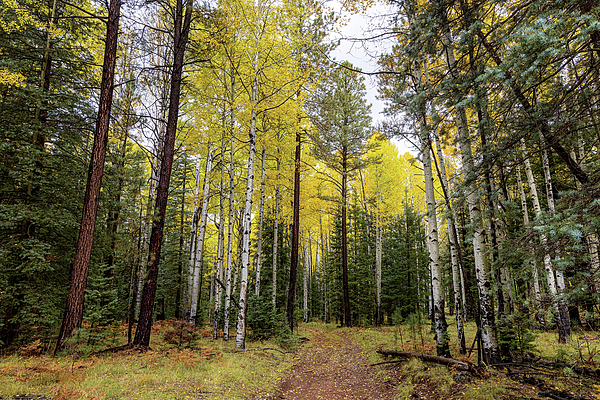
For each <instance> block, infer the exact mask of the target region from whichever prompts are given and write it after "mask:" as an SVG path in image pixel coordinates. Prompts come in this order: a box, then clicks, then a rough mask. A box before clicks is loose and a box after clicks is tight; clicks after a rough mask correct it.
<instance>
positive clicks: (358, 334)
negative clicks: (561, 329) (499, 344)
mask: <svg viewBox="0 0 600 400" xmlns="http://www.w3.org/2000/svg"><path fill="white" fill-rule="evenodd" d="M469 333H471V334H472V335H474V332H469ZM298 334H300V335H302V336H307V337H308V338H309V340H308V341H306V342H305V343H304V344H303V345H301V347H300V348H299V349H298V350H297V352H296V356H295V358H294V360H293V366H292V367H291V370H290V372H288V373H287V375H286V376H285V377H284V378H283V379H282V380H281V381H280V382H279V384H278V385H277V390H276V391H275V392H274V393H271V394H270V395H268V396H264V395H263V396H259V397H248V398H252V399H255V400H259V399H260V400H262V399H267V400H279V399H288V400H305V399H306V400H308V399H331V400H340V399H402V400H404V399H409V400H412V399H426V400H443V399H456V400H458V399H461V400H462V399H464V400H487V399H523V400H542V399H548V398H550V399H556V400H597V399H600V370H596V371H595V373H594V371H593V369H592V368H590V369H589V371H587V372H592V375H589V374H587V375H586V374H581V373H577V372H575V371H574V370H573V369H572V368H571V367H562V366H558V368H556V367H550V366H548V365H544V366H541V365H534V364H533V363H527V364H526V363H507V364H506V365H503V366H502V367H501V368H487V369H486V368H484V369H480V370H479V371H478V373H476V374H470V373H467V372H461V371H457V370H456V369H454V368H452V367H448V366H446V365H437V364H433V363H430V362H425V361H421V360H419V359H416V358H412V359H403V360H398V359H396V360H392V359H384V358H383V357H382V356H381V355H379V354H377V349H382V348H383V349H396V350H403V351H414V352H422V353H429V354H435V349H434V346H433V339H432V338H431V337H428V336H430V334H429V332H428V327H425V326H421V327H418V328H416V329H415V327H409V328H408V329H404V331H403V329H402V328H401V327H383V328H350V329H347V328H346V329H339V328H334V327H333V326H332V325H323V324H319V325H312V326H311V325H304V326H302V327H300V329H299V330H298ZM583 337H585V336H583ZM587 337H588V338H590V337H593V338H595V339H593V340H595V341H597V338H596V337H595V336H589V335H588V336H587ZM451 345H452V341H451ZM536 345H537V347H538V351H537V352H536V353H537V354H538V355H542V356H546V357H549V358H552V359H555V358H556V356H558V355H560V356H562V357H563V358H564V357H565V356H567V355H570V356H571V357H579V359H580V360H581V361H583V357H582V356H583V353H582V350H581V348H582V343H581V341H580V337H573V339H572V342H571V343H569V344H567V345H558V343H556V338H555V337H554V335H552V333H548V332H545V333H540V334H539V335H538V337H537V342H536ZM585 346H587V352H586V354H585V355H587V356H588V359H589V356H595V355H596V354H597V350H596V348H597V346H598V344H597V343H592V346H591V347H590V346H589V341H588V342H586V343H585ZM451 347H452V346H451ZM452 350H453V351H452V352H453V354H456V355H457V356H459V355H458V351H457V349H456V346H454V347H453V349H452ZM458 358H459V359H460V360H461V361H466V362H470V363H473V364H474V363H476V362H477V350H476V349H475V352H474V353H472V354H471V356H470V357H467V356H466V355H465V356H459V357H458ZM590 360H591V363H589V365H588V367H593V368H596V363H595V361H594V360H593V359H590ZM582 364H583V363H581V362H580V363H574V364H572V365H582ZM570 365H571V364H570Z"/></svg>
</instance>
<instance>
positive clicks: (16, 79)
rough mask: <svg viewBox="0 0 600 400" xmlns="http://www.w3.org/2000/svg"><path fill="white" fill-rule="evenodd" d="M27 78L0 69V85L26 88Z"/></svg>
mask: <svg viewBox="0 0 600 400" xmlns="http://www.w3.org/2000/svg"><path fill="white" fill-rule="evenodd" d="M24 81H25V77H24V76H23V75H22V74H20V73H18V72H10V71H9V70H7V69H0V85H4V86H16V87H25V83H24Z"/></svg>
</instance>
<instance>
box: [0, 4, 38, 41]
mask: <svg viewBox="0 0 600 400" xmlns="http://www.w3.org/2000/svg"><path fill="white" fill-rule="evenodd" d="M0 15H2V17H0V28H1V29H2V30H3V31H4V32H5V33H8V34H11V33H13V32H17V31H20V30H21V29H23V27H24V26H25V25H35V21H34V19H33V16H32V15H31V13H30V12H29V10H27V9H25V8H24V7H22V6H21V5H20V4H19V2H18V1H17V0H3V2H2V3H1V4H0Z"/></svg>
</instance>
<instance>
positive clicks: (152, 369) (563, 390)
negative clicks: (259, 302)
mask: <svg viewBox="0 0 600 400" xmlns="http://www.w3.org/2000/svg"><path fill="white" fill-rule="evenodd" d="M429 328H430V327H429V326H428V325H397V326H387V327H380V328H375V327H366V328H338V327H337V326H335V325H334V324H322V323H309V324H301V325H300V327H299V329H298V330H297V331H296V334H297V335H298V336H300V337H302V338H304V340H303V342H302V343H301V344H297V345H290V343H285V342H282V341H280V340H279V341H278V340H277V339H276V338H275V339H271V340H268V341H263V342H261V341H256V342H252V341H249V340H248V341H247V342H246V346H247V351H244V352H239V351H236V350H235V349H234V343H233V341H231V340H230V341H229V342H223V341H222V340H218V341H215V340H213V339H212V336H211V335H210V334H211V333H212V332H210V331H209V330H208V329H202V328H198V327H191V326H189V325H185V324H182V323H179V322H176V321H161V322H158V323H156V324H155V327H153V334H152V342H151V348H152V349H151V350H149V351H139V350H137V349H132V350H127V351H120V352H111V353H104V352H98V350H97V349H96V348H95V349H90V348H87V349H86V348H85V346H84V342H81V343H80V345H79V346H80V347H79V348H76V349H75V351H73V352H71V353H70V354H64V355H62V356H59V357H53V356H51V355H50V354H48V352H47V349H46V350H45V349H44V347H43V346H39V343H37V344H36V342H32V343H30V344H28V345H26V346H23V347H22V348H21V349H20V350H19V351H18V352H17V353H16V354H10V355H8V354H5V355H0V399H2V400H8V399H54V400H68V399H138V400H142V399H161V400H162V399H164V400H167V399H173V400H176V399H177V400H179V399H211V400H216V399H218V400H238V399H239V400H279V399H287V400H302V399H331V400H338V399H380V400H384V399H403V400H404V399H409V400H412V399H427V400H442V399H456V400H458V399H461V400H487V399H523V400H525V399H527V400H545V399H548V398H550V399H556V400H564V399H566V400H600V370H593V369H595V368H598V366H599V365H600V360H599V357H600V339H599V336H600V335H598V334H596V333H593V332H592V333H589V332H574V334H573V336H572V338H571V339H570V340H569V342H568V343H567V344H558V343H557V337H556V334H555V332H535V343H534V345H535V349H534V350H533V351H534V353H535V354H536V357H541V358H543V359H546V360H558V359H560V360H563V361H564V362H565V363H564V364H557V365H548V364H547V363H546V364H540V363H539V362H538V363H535V362H519V363H510V364H506V365H503V366H502V367H501V368H492V367H488V368H486V369H483V370H482V371H479V372H477V373H475V374H473V375H471V374H469V373H465V372H460V371H457V370H455V369H454V368H451V367H448V366H446V365H437V364H433V363H430V362H425V361H421V360H419V359H416V358H410V359H391V358H388V359H385V358H384V357H383V356H381V355H380V354H378V353H377V350H378V349H386V350H401V351H412V352H418V353H428V354H434V353H435V348H434V342H433V335H432V334H431V332H430V329H429ZM115 332H116V336H115V340H116V341H117V342H122V341H123V340H124V339H125V338H126V336H124V334H125V332H126V330H124V329H122V327H118V329H116V330H115ZM192 332H193V333H194V335H192V336H189V335H188V334H190V333H192ZM474 336H475V330H474V326H469V325H468V326H467V341H469V342H471V341H472V340H473V337H474ZM85 343H86V345H89V344H90V343H92V342H91V341H90V340H86V341H85ZM97 346H104V347H103V348H106V347H109V345H108V343H106V342H105V341H102V342H97ZM450 347H451V352H452V354H453V355H454V356H455V357H457V358H459V359H461V360H462V361H468V362H471V363H473V364H476V363H477V350H476V349H475V351H474V352H473V354H472V355H471V357H470V358H468V357H466V356H460V355H459V352H458V351H457V348H456V338H454V337H453V333H452V332H451V331H450ZM582 367H585V368H588V369H589V370H587V373H581V371H580V369H581V368H582ZM590 372H591V373H590Z"/></svg>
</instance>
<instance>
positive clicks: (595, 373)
mask: <svg viewBox="0 0 600 400" xmlns="http://www.w3.org/2000/svg"><path fill="white" fill-rule="evenodd" d="M525 361H527V362H530V363H534V364H538V365H543V366H545V367H551V368H560V369H563V368H570V369H571V370H572V371H573V372H575V373H577V374H579V375H586V376H592V377H594V378H600V369H592V368H586V367H579V366H577V365H573V364H567V363H565V362H561V361H550V360H545V359H543V358H537V357H532V356H530V355H528V356H526V357H525Z"/></svg>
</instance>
